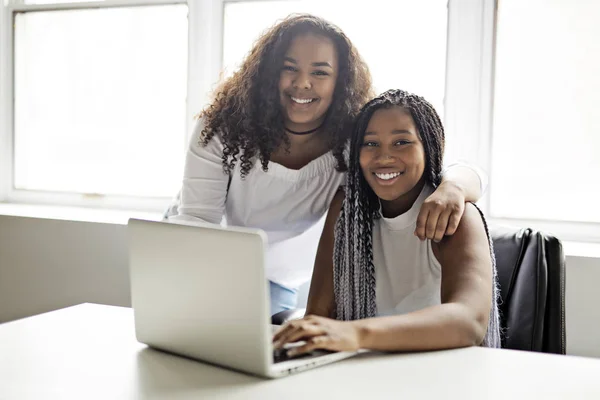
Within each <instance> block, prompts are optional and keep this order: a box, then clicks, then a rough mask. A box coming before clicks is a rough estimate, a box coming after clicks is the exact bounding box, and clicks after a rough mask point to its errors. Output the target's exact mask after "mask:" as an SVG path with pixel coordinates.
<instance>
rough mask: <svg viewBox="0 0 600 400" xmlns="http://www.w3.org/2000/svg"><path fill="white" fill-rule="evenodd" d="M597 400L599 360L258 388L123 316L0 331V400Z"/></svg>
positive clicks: (338, 373) (343, 373) (340, 376)
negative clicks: (159, 344)
mask: <svg viewBox="0 0 600 400" xmlns="http://www.w3.org/2000/svg"><path fill="white" fill-rule="evenodd" d="M311 398H312V399H322V398H327V399H338V398H339V399H344V400H349V399H367V400H373V399H376V398H377V399H379V398H381V399H392V398H396V399H422V398H426V399H447V398H460V399H477V400H479V399H503V400H505V399H520V398H527V399H538V398H544V399H545V400H546V399H600V360H598V359H591V358H582V357H573V356H557V355H546V354H535V353H529V352H519V351H510V350H492V349H483V348H478V347H472V348H467V349H458V350H449V351H439V352H429V353H414V354H395V355H374V354H371V355H363V356H360V357H356V358H352V359H348V360H344V361H341V362H338V363H335V364H331V365H327V366H324V367H321V368H317V369H314V370H311V371H307V372H303V373H299V374H297V375H293V376H290V377H287V378H282V379H278V380H263V379H260V378H255V377H252V376H248V375H245V374H242V373H238V372H234V371H229V370H226V369H222V368H218V367H214V366H210V365H206V364H203V363H200V362H196V361H193V360H188V359H185V358H182V357H177V356H173V355H170V354H166V353H162V352H159V351H155V350H152V349H149V348H147V347H146V346H144V345H142V344H140V343H138V342H137V341H136V339H135V336H134V328H133V314H132V311H131V310H130V309H128V308H121V307H111V306H101V305H94V304H83V305H79V306H75V307H70V308H65V309H63V310H59V311H54V312H51V313H47V314H42V315H38V316H35V317H31V318H26V319H23V320H19V321H14V322H9V323H6V324H3V325H0V399H2V400H5V399H6V400H9V399H10V400H12V399H19V400H25V399H45V400H50V399H77V400H80V399H177V400H179V399H243V400H248V399H261V400H262V399H277V400H282V399H311Z"/></svg>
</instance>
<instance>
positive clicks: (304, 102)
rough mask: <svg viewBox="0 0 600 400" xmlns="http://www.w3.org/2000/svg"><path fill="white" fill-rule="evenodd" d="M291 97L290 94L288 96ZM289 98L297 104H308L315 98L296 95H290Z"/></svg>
mask: <svg viewBox="0 0 600 400" xmlns="http://www.w3.org/2000/svg"><path fill="white" fill-rule="evenodd" d="M290 97H291V96H290ZM291 99H292V100H293V101H294V102H296V103H299V104H308V103H312V102H313V101H314V100H315V99H299V98H296V97H291Z"/></svg>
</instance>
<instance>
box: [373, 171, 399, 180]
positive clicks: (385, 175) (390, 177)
mask: <svg viewBox="0 0 600 400" xmlns="http://www.w3.org/2000/svg"><path fill="white" fill-rule="evenodd" d="M375 175H376V176H377V177H378V178H379V179H383V180H384V181H387V180H390V179H394V178H395V177H397V176H400V175H402V173H401V172H394V173H392V174H378V173H375Z"/></svg>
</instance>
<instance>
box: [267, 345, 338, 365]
mask: <svg viewBox="0 0 600 400" xmlns="http://www.w3.org/2000/svg"><path fill="white" fill-rule="evenodd" d="M302 343H303V342H300V343H298V344H297V345H300V344H302ZM295 345H296V344H295V343H294V345H293V346H289V347H284V348H280V349H274V350H273V363H279V362H283V361H289V360H298V359H302V358H312V357H318V356H324V355H327V354H331V353H335V352H334V351H328V350H313V351H310V352H308V353H303V354H298V355H295V356H292V357H290V356H288V350H289V349H290V348H292V347H296V346H295Z"/></svg>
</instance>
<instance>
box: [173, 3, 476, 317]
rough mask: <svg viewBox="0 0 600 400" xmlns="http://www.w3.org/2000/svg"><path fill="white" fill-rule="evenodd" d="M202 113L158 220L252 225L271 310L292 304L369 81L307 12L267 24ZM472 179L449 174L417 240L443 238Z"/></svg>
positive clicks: (458, 170)
mask: <svg viewBox="0 0 600 400" xmlns="http://www.w3.org/2000/svg"><path fill="white" fill-rule="evenodd" d="M215 93H216V94H215V96H214V99H213V101H212V103H211V104H210V105H209V106H208V107H206V108H205V109H204V111H202V113H201V114H200V118H199V121H198V124H197V126H196V128H195V131H194V134H193V138H192V141H191V143H190V147H189V150H188V153H187V157H186V163H185V170H184V177H183V186H182V189H181V192H180V196H179V199H178V204H176V205H175V206H174V207H172V208H171V209H170V211H169V212H168V213H167V216H168V217H169V220H172V221H176V220H187V221H201V222H209V223H215V224H218V223H221V222H222V220H223V218H225V220H226V223H227V224H228V225H232V226H244V227H252V228H260V229H262V230H264V231H265V232H266V234H267V236H268V239H269V249H268V252H267V256H266V257H267V261H266V262H267V270H266V274H267V277H268V279H269V280H270V282H271V283H270V289H271V312H272V313H276V312H278V311H282V310H285V309H289V308H292V307H294V306H295V304H296V290H297V288H298V286H300V285H301V284H302V283H304V282H307V281H308V280H310V275H311V271H312V265H313V263H314V256H315V252H316V247H317V242H318V237H319V234H320V230H321V228H322V223H318V222H319V221H321V220H322V217H323V215H324V214H325V212H326V211H327V208H328V207H329V204H330V202H331V199H332V198H333V196H334V195H335V193H336V192H337V190H338V189H339V187H340V185H342V183H343V181H344V171H345V170H346V163H345V161H344V149H345V148H346V145H347V141H348V137H349V133H350V131H351V126H352V122H353V119H354V117H355V116H356V115H357V113H358V111H359V110H360V108H361V107H362V106H363V105H364V104H365V103H366V102H367V101H368V100H370V98H371V97H372V89H371V76H370V74H369V70H368V68H367V66H366V64H365V63H364V62H363V60H362V59H361V57H360V55H359V54H358V52H357V51H356V49H355V48H354V46H353V45H352V43H351V42H350V40H349V39H348V38H347V37H346V35H344V33H343V32H342V31H341V30H340V29H339V28H337V27H336V26H334V25H332V24H330V23H329V22H327V21H325V20H323V19H321V18H318V17H314V16H311V15H296V16H291V17H288V18H287V19H285V20H284V21H282V22H280V23H278V24H277V25H275V26H274V27H272V28H271V29H270V30H268V31H267V32H266V33H264V34H263V35H262V37H261V38H260V39H258V41H257V42H256V43H255V45H254V47H253V49H252V50H251V51H250V53H249V54H248V56H247V57H246V59H245V61H244V62H243V63H242V65H241V67H240V68H239V70H238V71H237V72H235V73H234V74H233V76H231V77H230V78H228V79H227V80H225V81H224V82H222V83H221V84H220V86H218V88H217V89H216V92H215ZM480 193H481V187H480V178H479V176H478V174H477V173H476V172H474V170H473V169H470V168H464V166H455V167H451V168H449V169H448V170H447V171H446V173H445V174H444V183H443V184H442V185H440V187H439V189H438V190H437V191H436V192H435V193H434V194H433V195H432V196H431V197H430V198H429V199H428V202H427V203H426V204H425V205H424V207H423V208H422V217H421V224H420V225H419V229H418V230H417V231H416V233H415V234H417V235H418V236H419V237H420V238H422V239H425V237H429V238H433V237H434V236H435V237H436V238H437V239H441V237H442V236H443V235H444V234H452V233H453V232H454V230H455V227H456V226H457V225H458V221H459V220H460V218H461V216H462V212H463V210H464V202H465V199H466V200H477V199H478V198H479V196H480Z"/></svg>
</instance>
